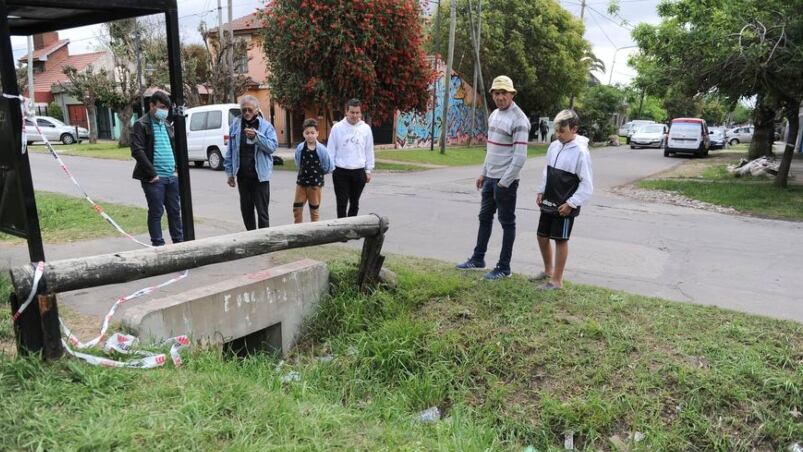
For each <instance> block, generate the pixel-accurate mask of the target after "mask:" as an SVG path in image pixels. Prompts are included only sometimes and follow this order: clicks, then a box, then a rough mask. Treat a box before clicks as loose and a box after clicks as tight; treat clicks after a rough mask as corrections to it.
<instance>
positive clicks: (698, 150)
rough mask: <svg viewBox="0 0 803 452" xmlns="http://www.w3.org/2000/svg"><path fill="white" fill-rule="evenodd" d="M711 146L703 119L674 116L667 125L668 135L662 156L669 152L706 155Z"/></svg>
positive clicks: (666, 155) (698, 155) (667, 154)
mask: <svg viewBox="0 0 803 452" xmlns="http://www.w3.org/2000/svg"><path fill="white" fill-rule="evenodd" d="M710 147H711V138H710V137H709V134H708V125H707V124H706V123H705V119H700V118H675V119H673V120H672V125H670V126H669V135H668V136H667V140H666V147H665V148H664V157H669V155H670V154H692V155H695V156H697V157H707V156H708V150H709V149H710Z"/></svg>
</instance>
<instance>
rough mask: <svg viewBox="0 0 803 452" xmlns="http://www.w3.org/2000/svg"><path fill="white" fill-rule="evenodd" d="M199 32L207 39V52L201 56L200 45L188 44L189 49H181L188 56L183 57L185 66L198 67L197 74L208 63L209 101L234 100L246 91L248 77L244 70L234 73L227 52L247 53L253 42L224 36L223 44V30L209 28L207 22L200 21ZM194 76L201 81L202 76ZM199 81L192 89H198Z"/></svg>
mask: <svg viewBox="0 0 803 452" xmlns="http://www.w3.org/2000/svg"><path fill="white" fill-rule="evenodd" d="M198 32H200V33H201V37H203V39H204V44H205V47H204V48H205V49H206V55H205V56H203V57H202V56H200V55H199V52H198V50H197V49H194V48H188V47H185V49H186V50H187V52H184V51H183V50H182V56H186V57H187V59H186V60H184V61H185V62H186V63H185V70H190V71H192V70H193V69H194V70H195V71H196V74H195V75H198V74H199V72H198V71H201V68H203V67H204V66H203V64H205V65H206V67H205V73H206V74H205V75H206V78H205V83H204V84H206V85H207V87H208V88H209V101H210V102H211V103H213V104H219V103H227V102H235V101H236V100H237V98H238V97H240V96H241V95H242V94H243V93H244V92H245V90H246V88H247V87H248V82H249V80H248V76H247V75H245V74H235V75H234V77H232V75H231V71H230V70H229V68H228V65H227V64H226V55H227V54H228V53H229V52H233V54H234V55H239V54H242V53H246V54H247V52H248V46H249V45H250V44H249V43H248V42H246V41H245V40H243V39H235V40H234V41H233V42H229V41H228V40H225V39H224V41H225V42H224V43H223V45H221V42H220V33H218V31H217V30H209V29H207V28H206V23H205V22H201V24H200V25H199V26H198ZM224 34H225V32H224ZM193 60H195V62H193ZM204 62H205V63H204ZM195 80H196V81H198V82H201V80H203V79H200V78H199V77H198V78H195ZM202 83H203V82H202ZM198 84H199V83H196V84H194V85H193V86H192V89H196V88H195V87H196V86H197V85H198ZM185 85H186V83H185ZM186 89H187V88H186V87H185V90H186ZM196 92H197V90H196ZM228 93H232V94H233V96H234V97H233V98H232V97H230V96H229V94H228Z"/></svg>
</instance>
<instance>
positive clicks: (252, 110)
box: [242, 108, 257, 113]
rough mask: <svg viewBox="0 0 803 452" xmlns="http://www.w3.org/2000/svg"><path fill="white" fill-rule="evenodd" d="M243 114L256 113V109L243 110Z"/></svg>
mask: <svg viewBox="0 0 803 452" xmlns="http://www.w3.org/2000/svg"><path fill="white" fill-rule="evenodd" d="M242 110H243V113H256V111H257V110H256V108H243V109H242Z"/></svg>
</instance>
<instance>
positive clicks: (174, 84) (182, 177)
mask: <svg viewBox="0 0 803 452" xmlns="http://www.w3.org/2000/svg"><path fill="white" fill-rule="evenodd" d="M165 24H166V27H167V65H168V67H169V68H170V94H171V96H172V98H173V103H174V105H175V107H174V108H173V127H174V129H175V137H176V138H175V145H176V157H178V158H177V159H176V168H177V170H178V185H179V193H180V195H181V222H182V224H183V226H184V240H195V224H194V221H193V216H192V192H191V189H190V166H189V160H188V157H187V127H186V124H185V123H186V118H185V117H184V81H183V79H182V75H181V47H180V41H179V36H178V33H179V28H178V11H177V10H176V8H175V7H172V8H171V9H169V10H167V11H166V12H165Z"/></svg>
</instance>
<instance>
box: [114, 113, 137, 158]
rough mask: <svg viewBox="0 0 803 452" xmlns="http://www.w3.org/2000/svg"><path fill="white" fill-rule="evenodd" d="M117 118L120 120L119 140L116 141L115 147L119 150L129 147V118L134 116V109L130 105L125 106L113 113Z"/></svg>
mask: <svg viewBox="0 0 803 452" xmlns="http://www.w3.org/2000/svg"><path fill="white" fill-rule="evenodd" d="M115 113H117V116H118V117H119V118H120V139H119V140H118V141H117V145H118V146H119V147H121V148H127V147H130V146H131V117H133V116H134V108H133V107H132V106H131V104H128V105H126V106H125V107H123V108H121V109H119V110H117V111H115Z"/></svg>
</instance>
